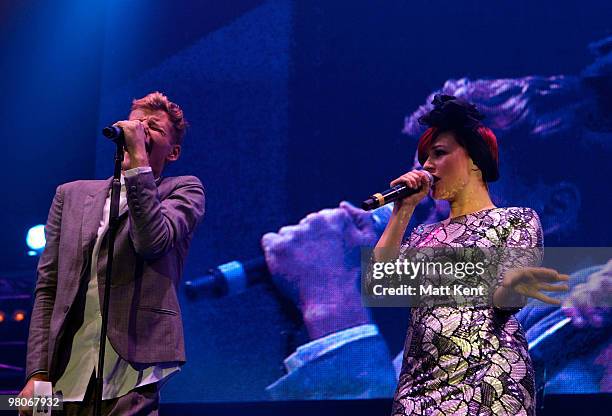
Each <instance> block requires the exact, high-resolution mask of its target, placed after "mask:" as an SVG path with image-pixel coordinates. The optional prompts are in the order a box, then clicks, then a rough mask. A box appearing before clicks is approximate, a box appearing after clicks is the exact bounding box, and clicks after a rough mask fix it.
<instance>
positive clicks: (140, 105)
mask: <svg viewBox="0 0 612 416" xmlns="http://www.w3.org/2000/svg"><path fill="white" fill-rule="evenodd" d="M134 110H148V111H160V110H161V111H163V112H165V113H166V114H168V119H169V120H170V123H171V124H172V129H173V130H174V131H173V135H172V137H174V142H175V143H176V144H181V143H182V142H183V137H184V136H185V131H186V130H187V127H188V126H189V124H188V123H187V120H185V117H184V116H183V110H181V107H179V106H178V104H176V103H173V102H172V101H170V100H169V99H168V97H166V96H165V95H164V94H162V93H161V92H159V91H155V92H152V93H150V94H147V95H146V96H144V97H142V98H139V99H135V100H134V101H132V110H131V111H134Z"/></svg>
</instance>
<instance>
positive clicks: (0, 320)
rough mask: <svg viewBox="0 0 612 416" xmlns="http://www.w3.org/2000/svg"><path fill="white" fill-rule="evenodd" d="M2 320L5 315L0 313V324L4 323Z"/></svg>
mask: <svg viewBox="0 0 612 416" xmlns="http://www.w3.org/2000/svg"><path fill="white" fill-rule="evenodd" d="M4 319H6V315H5V314H4V312H2V311H0V324H1V323H2V322H4Z"/></svg>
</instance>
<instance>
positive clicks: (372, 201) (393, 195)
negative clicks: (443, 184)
mask: <svg viewBox="0 0 612 416" xmlns="http://www.w3.org/2000/svg"><path fill="white" fill-rule="evenodd" d="M422 172H425V173H426V174H427V177H428V178H429V184H430V185H431V184H433V181H434V179H433V176H431V173H429V172H427V171H426V170H423V171H422ZM419 192H421V187H418V188H417V189H413V188H409V187H408V186H406V184H404V183H400V184H399V185H395V186H394V187H393V188H389V189H387V190H386V191H384V192H380V193H376V194H374V195H372V196H371V197H369V198H368V199H366V200H365V201H363V202H362V203H361V209H363V210H365V211H370V210H373V209H375V208H379V207H382V206H383V205H386V204H388V203H390V202H394V201H397V200H399V199H404V198H406V197H408V196H410V195H414V194H416V193H419Z"/></svg>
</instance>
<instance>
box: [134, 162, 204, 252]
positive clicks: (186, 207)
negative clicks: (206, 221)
mask: <svg viewBox="0 0 612 416" xmlns="http://www.w3.org/2000/svg"><path fill="white" fill-rule="evenodd" d="M125 184H126V190H127V203H128V207H129V217H130V230H129V232H130V237H131V239H132V241H133V243H134V249H135V250H136V252H137V253H138V254H139V255H141V256H142V257H143V258H145V259H148V260H152V259H156V258H159V257H161V256H163V255H164V254H166V253H167V252H168V251H170V250H171V249H172V248H174V247H175V246H176V245H177V243H179V242H181V241H183V240H184V239H186V238H188V237H190V235H191V233H192V232H193V230H194V229H195V227H196V225H197V224H198V223H199V222H200V220H201V219H202V217H203V215H204V188H203V187H202V183H201V182H200V180H199V179H198V178H196V177H194V176H183V177H180V181H179V182H178V183H177V184H176V185H175V188H174V189H173V190H172V191H171V193H170V194H169V195H168V196H167V197H166V198H164V199H163V200H161V201H160V197H159V194H158V192H157V186H156V185H155V180H154V178H153V173H151V172H145V173H139V174H138V175H134V176H129V177H128V176H126V177H125Z"/></svg>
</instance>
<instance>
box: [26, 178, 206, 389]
mask: <svg viewBox="0 0 612 416" xmlns="http://www.w3.org/2000/svg"><path fill="white" fill-rule="evenodd" d="M110 185H111V180H95V181H94V180H91V181H76V182H71V183H67V184H64V185H60V186H59V187H58V188H57V191H56V193H55V197H54V199H53V203H52V205H51V209H50V211H49V217H48V219H47V224H46V226H45V234H46V239H47V242H46V246H45V250H44V251H43V253H42V255H41V257H40V261H39V263H38V269H37V273H38V281H37V284H36V290H35V300H34V308H33V311H32V317H31V323H30V334H29V339H28V353H27V368H26V375H27V378H29V377H30V376H31V375H32V374H34V373H36V372H40V371H46V372H47V373H48V376H49V379H50V381H52V382H56V381H57V380H58V379H59V377H60V376H61V374H62V373H63V372H64V370H65V368H66V365H67V363H68V359H69V358H70V349H71V346H72V339H73V336H74V333H75V332H76V331H77V329H78V328H79V327H80V326H81V324H82V322H83V311H84V302H85V292H86V290H87V282H88V281H89V275H90V265H91V263H90V262H91V253H92V250H93V246H94V244H95V242H96V238H97V231H98V227H99V226H100V221H101V219H102V212H103V208H104V203H105V201H106V198H107V196H108V193H109V189H110ZM125 185H126V194H127V205H128V209H127V210H126V212H124V213H122V214H121V215H120V218H119V228H118V231H117V237H116V241H115V252H114V257H113V275H112V282H111V292H110V293H111V294H110V309H109V311H110V312H109V321H108V339H109V340H110V342H111V344H112V346H113V347H114V348H115V350H116V351H117V353H118V354H119V355H120V356H121V357H122V358H123V359H125V360H127V361H129V362H130V363H131V364H132V365H134V366H135V367H136V368H139V367H148V366H150V365H152V364H154V363H162V362H177V363H183V362H185V347H184V341H183V324H182V320H181V314H180V307H179V303H178V298H177V288H178V286H179V281H180V279H181V274H182V270H183V264H184V262H185V258H186V256H187V251H188V248H189V244H190V242H191V238H192V236H193V232H194V229H195V227H196V225H197V224H198V223H199V221H200V220H201V218H202V217H203V215H204V189H203V187H202V184H201V183H200V181H199V180H198V179H197V178H196V177H193V176H180V177H170V178H163V179H161V181H159V180H158V184H156V182H155V180H154V178H153V174H152V173H150V172H145V173H139V174H137V175H135V176H130V177H125ZM106 240H107V237H105V238H104V241H103V242H102V246H101V248H100V253H99V259H98V265H97V274H98V288H99V293H100V304H101V305H102V302H103V295H104V277H105V273H106V272H105V270H106V257H107V242H106Z"/></svg>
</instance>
